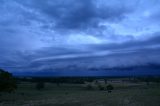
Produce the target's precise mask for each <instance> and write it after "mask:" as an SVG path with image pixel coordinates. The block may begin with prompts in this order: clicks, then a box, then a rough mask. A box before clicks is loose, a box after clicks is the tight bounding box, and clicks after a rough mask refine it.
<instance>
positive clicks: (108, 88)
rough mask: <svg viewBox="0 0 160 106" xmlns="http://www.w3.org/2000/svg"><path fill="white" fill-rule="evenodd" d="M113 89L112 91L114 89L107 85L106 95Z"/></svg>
mask: <svg viewBox="0 0 160 106" xmlns="http://www.w3.org/2000/svg"><path fill="white" fill-rule="evenodd" d="M113 89H114V87H113V86H112V85H111V84H109V85H107V91H108V93H110V92H112V90H113Z"/></svg>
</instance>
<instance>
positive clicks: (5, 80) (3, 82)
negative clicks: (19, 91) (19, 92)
mask: <svg viewBox="0 0 160 106" xmlns="http://www.w3.org/2000/svg"><path fill="white" fill-rule="evenodd" d="M16 88H17V84H16V81H15V79H14V77H13V76H12V74H11V73H9V72H7V71H4V70H2V69H0V92H9V93H11V92H13V91H14V90H16Z"/></svg>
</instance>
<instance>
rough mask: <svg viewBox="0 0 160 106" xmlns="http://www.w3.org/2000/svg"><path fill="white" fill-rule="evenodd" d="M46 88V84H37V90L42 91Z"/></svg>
mask: <svg viewBox="0 0 160 106" xmlns="http://www.w3.org/2000/svg"><path fill="white" fill-rule="evenodd" d="M44 88H45V83H44V82H38V83H37V84H36V89H37V90H41V89H44Z"/></svg>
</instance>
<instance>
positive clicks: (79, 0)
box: [0, 0, 160, 71]
mask: <svg viewBox="0 0 160 106" xmlns="http://www.w3.org/2000/svg"><path fill="white" fill-rule="evenodd" d="M149 63H156V64H159V63H160V0H109V1H107V0H0V67H2V68H10V71H22V70H23V71H41V70H43V71H45V70H47V71H48V70H51V71H58V70H64V69H65V70H68V71H69V70H77V69H79V70H87V69H88V68H102V67H105V68H110V67H127V66H137V65H145V64H149Z"/></svg>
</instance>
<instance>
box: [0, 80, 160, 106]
mask: <svg viewBox="0 0 160 106" xmlns="http://www.w3.org/2000/svg"><path fill="white" fill-rule="evenodd" d="M112 85H113V86H114V88H115V89H114V90H113V91H112V92H111V93H108V92H107V91H100V90H98V89H97V88H96V86H94V85H93V86H94V89H93V90H87V89H86V87H85V84H60V86H57V85H56V84H53V83H46V86H45V88H44V89H43V90H36V89H35V83H29V82H23V83H20V84H18V89H17V90H16V91H15V92H14V93H11V94H9V93H1V94H0V106H160V101H159V100H160V84H157V83H150V85H147V84H146V83H144V82H140V83H123V82H121V83H112Z"/></svg>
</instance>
